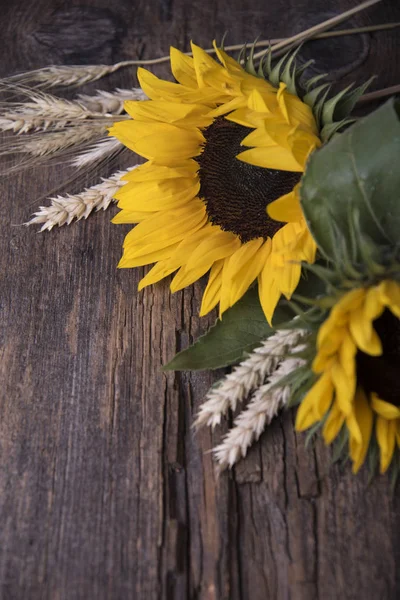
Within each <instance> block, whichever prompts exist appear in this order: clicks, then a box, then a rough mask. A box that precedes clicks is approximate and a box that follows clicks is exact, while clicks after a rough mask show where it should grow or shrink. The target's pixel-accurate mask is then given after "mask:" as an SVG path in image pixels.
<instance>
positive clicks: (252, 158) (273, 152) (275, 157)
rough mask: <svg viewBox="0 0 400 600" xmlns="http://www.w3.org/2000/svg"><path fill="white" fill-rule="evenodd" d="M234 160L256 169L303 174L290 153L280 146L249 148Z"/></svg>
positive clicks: (301, 167) (301, 168) (300, 166)
mask: <svg viewBox="0 0 400 600" xmlns="http://www.w3.org/2000/svg"><path fill="white" fill-rule="evenodd" d="M236 158H238V159H239V160H241V161H243V162H245V163H249V164H251V165H254V166H256V167H265V168H266V169H279V170H281V171H293V172H296V173H302V172H303V166H302V165H300V164H299V163H298V162H297V160H296V159H295V157H294V156H293V154H292V152H291V151H290V150H288V149H287V148H283V147H281V146H271V147H268V148H251V149H250V150H245V151H244V152H241V153H240V154H238V155H237V157H236Z"/></svg>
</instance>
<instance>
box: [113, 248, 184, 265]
mask: <svg viewBox="0 0 400 600" xmlns="http://www.w3.org/2000/svg"><path fill="white" fill-rule="evenodd" d="M176 246H177V244H171V245H168V246H165V247H163V248H159V249H157V250H152V249H151V248H150V249H149V250H148V252H147V253H143V252H142V253H141V254H140V256H136V257H135V256H131V255H130V251H129V248H128V249H126V250H125V249H124V253H123V255H122V258H121V260H120V261H119V263H118V268H119V269H132V268H133V267H143V266H144V265H150V264H152V263H155V262H157V261H164V260H166V259H168V258H169V257H170V256H171V254H172V253H173V251H174V250H175V248H176Z"/></svg>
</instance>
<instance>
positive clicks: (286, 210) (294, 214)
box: [267, 184, 303, 223]
mask: <svg viewBox="0 0 400 600" xmlns="http://www.w3.org/2000/svg"><path fill="white" fill-rule="evenodd" d="M267 212H268V214H269V216H270V217H271V218H272V219H275V221H284V222H286V223H288V222H292V221H301V220H302V218H303V211H302V210H301V206H300V199H299V185H298V184H297V185H296V186H295V187H294V188H293V190H292V191H291V192H289V193H288V194H285V195H284V196H281V197H280V198H278V199H277V200H274V202H271V204H269V205H268V206H267Z"/></svg>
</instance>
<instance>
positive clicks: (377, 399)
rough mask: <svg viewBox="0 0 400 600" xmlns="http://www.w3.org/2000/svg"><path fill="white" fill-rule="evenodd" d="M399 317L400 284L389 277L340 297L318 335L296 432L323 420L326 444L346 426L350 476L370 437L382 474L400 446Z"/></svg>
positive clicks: (358, 464)
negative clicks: (375, 445) (314, 377)
mask: <svg viewBox="0 0 400 600" xmlns="http://www.w3.org/2000/svg"><path fill="white" fill-rule="evenodd" d="M399 319H400V284H399V283H398V282H397V281H393V280H389V279H387V280H384V281H381V282H380V283H379V284H376V285H370V286H367V287H358V288H356V289H353V290H351V291H348V292H346V293H344V294H343V295H342V296H341V297H340V299H339V300H338V301H337V302H336V303H335V304H334V306H333V308H332V309H331V311H330V313H329V316H328V317H327V319H326V320H325V322H324V323H323V324H322V325H321V327H320V328H319V331H318V335H317V341H316V356H315V359H314V361H313V364H312V370H313V371H314V373H315V374H316V375H318V379H317V381H316V382H315V383H314V385H313V386H312V387H311V389H310V390H309V391H308V393H307V394H306V396H305V397H304V399H303V400H302V402H301V404H300V407H299V410H298V412H297V418H296V429H297V430H299V431H302V430H305V429H308V428H309V427H311V426H312V425H314V424H315V423H318V422H322V423H323V428H322V433H323V437H324V439H325V442H326V443H327V444H330V443H331V442H332V441H333V440H334V439H335V438H336V437H337V436H338V434H339V432H341V430H342V428H343V427H345V428H346V429H347V430H348V435H349V454H350V457H351V459H352V461H353V471H354V472H357V471H358V470H359V468H360V467H361V465H362V464H363V462H364V460H365V457H366V455H367V451H368V448H369V445H370V440H371V436H372V435H373V433H375V436H376V440H377V442H378V446H379V449H380V471H381V473H384V472H385V471H386V470H387V468H388V467H389V465H390V463H391V461H392V458H393V456H394V453H395V450H396V448H397V449H398V448H399V447H400V379H399V362H400V320H399Z"/></svg>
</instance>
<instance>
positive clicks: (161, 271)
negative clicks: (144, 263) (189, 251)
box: [138, 260, 175, 292]
mask: <svg viewBox="0 0 400 600" xmlns="http://www.w3.org/2000/svg"><path fill="white" fill-rule="evenodd" d="M168 264H169V262H168V260H159V261H158V262H157V264H156V265H154V267H153V268H152V269H150V271H149V272H148V273H147V275H145V277H143V279H141V280H140V281H139V285H138V290H139V292H140V291H141V290H142V289H143V288H145V287H146V286H148V285H153V284H154V283H157V282H158V281H161V279H164V277H168V275H171V273H173V272H174V271H175V269H171V267H169V266H168Z"/></svg>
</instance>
